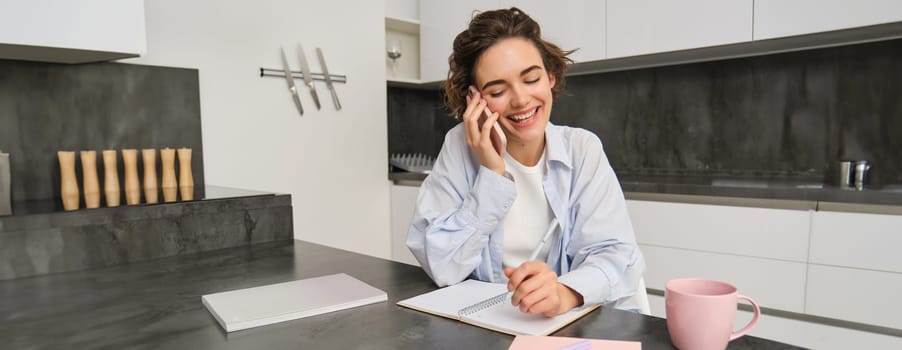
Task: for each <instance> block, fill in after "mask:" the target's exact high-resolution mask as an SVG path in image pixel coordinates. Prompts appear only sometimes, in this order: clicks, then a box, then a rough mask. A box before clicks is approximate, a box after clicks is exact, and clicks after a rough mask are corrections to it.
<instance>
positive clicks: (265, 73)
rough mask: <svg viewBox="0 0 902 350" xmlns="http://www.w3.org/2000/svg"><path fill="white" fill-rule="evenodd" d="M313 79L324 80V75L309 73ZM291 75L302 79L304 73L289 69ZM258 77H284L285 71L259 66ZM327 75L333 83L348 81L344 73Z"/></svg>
mask: <svg viewBox="0 0 902 350" xmlns="http://www.w3.org/2000/svg"><path fill="white" fill-rule="evenodd" d="M310 75H311V77H312V78H313V80H319V81H326V75H325V74H322V73H310ZM291 76H292V77H293V78H295V79H299V80H303V79H304V73H302V72H300V71H291ZM260 77H261V78H262V77H277V78H283V79H284V78H285V71H284V70H281V69H272V68H263V67H260ZM329 77H330V78H332V82H333V83H340V84H346V83H347V82H348V77H347V76H346V75H338V74H329Z"/></svg>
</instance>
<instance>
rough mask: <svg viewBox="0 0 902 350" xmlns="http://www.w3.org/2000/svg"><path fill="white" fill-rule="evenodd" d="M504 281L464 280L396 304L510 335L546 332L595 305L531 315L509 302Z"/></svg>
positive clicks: (575, 318) (569, 321) (574, 318)
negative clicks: (561, 312) (546, 315)
mask: <svg viewBox="0 0 902 350" xmlns="http://www.w3.org/2000/svg"><path fill="white" fill-rule="evenodd" d="M505 292H507V285H505V284H501V283H489V282H482V281H477V280H466V281H463V282H461V283H458V284H455V285H453V286H449V287H445V288H441V289H437V290H434V291H432V292H429V293H426V294H420V295H418V296H415V297H413V298H409V299H404V300H401V301H399V302H398V305H400V306H403V307H407V308H411V309H414V310H417V311H422V312H426V313H430V314H433V315H437V316H442V317H447V318H450V319H455V320H459V321H461V322H465V323H469V324H472V325H475V326H479V327H483V328H486V329H491V330H493V331H496V332H502V333H507V334H512V335H518V334H525V335H548V334H551V333H552V332H554V331H556V330H558V329H560V328H561V327H564V326H566V325H568V324H570V323H571V322H573V321H576V320H577V319H579V318H580V317H582V316H584V315H585V314H587V313H589V312H590V311H592V310H595V309H596V308H598V305H588V306H583V307H580V308H576V309H573V310H570V311H569V312H567V313H565V314H562V315H558V316H555V317H551V318H549V317H545V316H543V315H530V314H526V313H523V312H520V309H518V308H517V307H516V306H513V305H511V303H510V298H509V296H506V295H505V296H504V297H499V296H501V295H502V294H504V293H505Z"/></svg>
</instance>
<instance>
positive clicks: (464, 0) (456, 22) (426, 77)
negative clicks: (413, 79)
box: [420, 0, 498, 82]
mask: <svg viewBox="0 0 902 350" xmlns="http://www.w3.org/2000/svg"><path fill="white" fill-rule="evenodd" d="M497 5H498V3H497V2H496V1H479V0H458V1H433V0H420V80H422V81H424V82H432V81H439V80H445V79H447V78H448V56H449V55H450V54H451V48H452V44H453V43H454V37H455V36H457V34H458V33H460V32H461V31H463V30H464V29H466V28H467V24H468V23H470V18H472V17H473V12H474V11H477V10H479V11H482V10H489V9H494V8H495V7H496V6H497Z"/></svg>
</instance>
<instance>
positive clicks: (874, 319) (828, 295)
mask: <svg viewBox="0 0 902 350" xmlns="http://www.w3.org/2000/svg"><path fill="white" fill-rule="evenodd" d="M807 289H808V292H807V294H806V296H805V302H806V305H805V313H808V314H812V315H818V316H824V317H831V318H837V319H841V320H848V321H852V322H860V323H867V324H873V325H878V326H884V327H891V328H896V329H902V318H900V317H899V315H902V299H900V298H899V291H900V290H902V274H900V273H891V272H880V271H872V270H862V269H852V268H845V267H836V266H823V265H817V264H810V265H808V288H807Z"/></svg>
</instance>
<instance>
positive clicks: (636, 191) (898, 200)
mask: <svg viewBox="0 0 902 350" xmlns="http://www.w3.org/2000/svg"><path fill="white" fill-rule="evenodd" d="M388 177H389V179H390V180H392V181H394V183H395V184H398V185H408V186H419V185H420V183H422V181H423V180H424V179H425V178H426V174H416V173H405V172H392V173H389V175H388ZM618 178H619V180H620V186H621V188H623V192H624V193H626V196H627V198H630V197H632V198H634V199H639V198H641V199H647V200H653V199H654V198H656V195H660V196H658V197H660V200H665V201H683V200H680V199H679V197H678V196H681V195H684V196H698V197H699V198H706V199H705V200H698V199H695V200H689V201H691V202H695V203H710V204H725V203H726V204H731V205H742V200H738V201H737V200H718V198H726V199H735V198H741V199H748V200H747V201H746V202H748V203H751V205H753V206H765V207H786V208H793V209H803V208H804V207H806V206H807V207H808V209H816V208H817V206H818V203H819V202H827V203H834V204H835V203H843V204H849V205H857V204H864V205H880V206H902V186H899V185H890V186H884V187H881V188H867V187H866V188H865V189H864V190H862V191H856V190H854V189H841V188H838V187H836V186H831V185H825V184H823V183H822V182H821V181H819V180H810V179H781V178H774V177H770V178H766V177H758V178H754V177H741V176H732V177H730V176H698V175H618ZM675 195H676V196H675ZM761 200H773V201H771V203H770V204H763V202H762V201H761ZM781 201H783V202H785V201H793V202H795V203H788V202H787V203H780V202H781ZM801 202H807V203H801ZM833 208H838V209H837V210H840V211H842V209H843V206H841V205H840V206H836V205H834V206H833ZM883 209H884V210H883V211H884V212H885V211H887V210H885V209H886V208H883ZM850 211H862V210H851V209H850ZM865 211H868V210H865ZM878 211H880V210H878ZM893 211H894V210H889V212H893ZM898 211H899V213H900V214H902V208H899V210H898Z"/></svg>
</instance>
